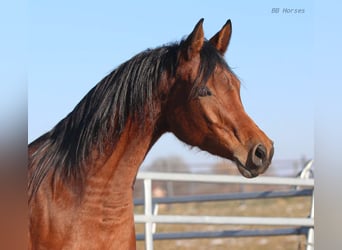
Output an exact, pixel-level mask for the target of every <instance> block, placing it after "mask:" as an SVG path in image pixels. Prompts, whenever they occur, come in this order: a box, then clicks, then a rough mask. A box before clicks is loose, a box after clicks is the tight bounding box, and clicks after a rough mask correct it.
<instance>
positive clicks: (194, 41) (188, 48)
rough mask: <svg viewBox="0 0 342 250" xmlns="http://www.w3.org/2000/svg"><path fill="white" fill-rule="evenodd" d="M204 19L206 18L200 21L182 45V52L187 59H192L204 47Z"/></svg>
mask: <svg viewBox="0 0 342 250" xmlns="http://www.w3.org/2000/svg"><path fill="white" fill-rule="evenodd" d="M203 21H204V18H202V19H201V20H199V21H198V23H197V24H196V26H195V28H194V30H193V31H192V32H191V34H190V35H189V36H188V37H187V39H186V40H185V41H184V43H183V45H182V54H183V56H184V57H185V59H186V60H190V59H191V58H193V57H194V56H196V55H197V54H199V52H200V51H201V49H202V46H203V43H204V32H203Z"/></svg>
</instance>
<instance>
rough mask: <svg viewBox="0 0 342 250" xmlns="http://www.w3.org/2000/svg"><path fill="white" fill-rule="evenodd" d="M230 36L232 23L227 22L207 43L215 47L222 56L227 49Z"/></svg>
mask: <svg viewBox="0 0 342 250" xmlns="http://www.w3.org/2000/svg"><path fill="white" fill-rule="evenodd" d="M231 35H232V22H231V21H230V20H228V21H227V22H226V23H225V25H223V27H222V28H221V30H220V31H219V32H217V33H216V35H215V36H213V37H212V38H211V39H210V40H209V41H210V42H211V43H212V44H213V45H214V46H215V47H216V49H217V50H218V51H219V52H220V53H221V55H224V53H225V52H226V50H227V48H228V44H229V41H230V37H231Z"/></svg>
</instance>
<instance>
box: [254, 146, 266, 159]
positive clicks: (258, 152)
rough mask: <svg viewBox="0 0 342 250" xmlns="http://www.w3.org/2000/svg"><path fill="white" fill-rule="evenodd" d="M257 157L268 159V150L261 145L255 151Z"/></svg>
mask: <svg viewBox="0 0 342 250" xmlns="http://www.w3.org/2000/svg"><path fill="white" fill-rule="evenodd" d="M255 155H256V156H257V157H258V158H260V159H265V157H266V148H265V147H264V146H263V145H261V144H259V145H258V146H257V147H256V149H255Z"/></svg>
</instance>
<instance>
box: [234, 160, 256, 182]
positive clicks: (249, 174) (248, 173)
mask: <svg viewBox="0 0 342 250" xmlns="http://www.w3.org/2000/svg"><path fill="white" fill-rule="evenodd" d="M236 165H237V168H238V170H239V172H240V173H241V174H242V175H243V176H244V177H246V178H254V177H257V176H258V175H259V173H258V171H257V170H251V169H248V168H247V167H246V166H245V165H243V164H242V163H241V162H240V161H236Z"/></svg>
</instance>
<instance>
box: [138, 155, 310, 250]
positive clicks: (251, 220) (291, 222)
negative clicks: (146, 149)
mask: <svg viewBox="0 0 342 250" xmlns="http://www.w3.org/2000/svg"><path fill="white" fill-rule="evenodd" d="M311 164H312V161H310V162H308V163H307V164H306V166H305V167H304V169H306V170H307V169H308V168H310V167H311ZM306 178H307V176H306V175H300V178H282V177H258V178H255V179H246V178H244V177H241V176H224V175H204V174H184V173H157V172H140V173H139V174H138V176H137V179H143V180H144V200H141V199H139V200H136V201H135V205H144V208H145V210H144V214H143V215H142V214H137V215H135V216H134V218H135V222H136V223H144V224H145V235H141V234H140V235H137V240H145V248H146V250H152V249H153V240H159V239H189V238H214V237H246V236H249V237H250V236H261V235H264V236H272V235H290V234H305V235H306V236H307V250H313V234H314V231H313V228H314V216H313V215H314V209H313V204H314V200H313V197H314V196H313V187H314V180H313V179H306ZM156 180H158V181H160V180H164V181H189V182H190V181H191V182H205V183H235V184H237V183H238V184H253V185H288V186H294V187H296V188H295V190H289V191H268V192H251V193H235V194H225V195H206V196H191V197H185V196H184V197H169V198H154V199H152V181H156ZM299 187H305V189H299ZM310 195H311V196H312V209H311V214H310V215H309V217H308V218H288V217H248V216H243V217H236V216H185V215H182V216H181V215H154V214H153V206H154V204H156V203H158V204H159V203H165V204H171V203H184V202H203V201H217V200H242V199H258V198H275V197H293V196H310ZM155 223H165V224H168V223H171V224H177V223H181V224H212V225H222V224H226V225H228V224H229V225H233V224H234V225H260V226H261V225H263V226H264V225H272V226H290V227H291V228H281V229H272V230H237V231H236V230H235V231H234V230H230V231H219V232H180V233H162V234H161V233H153V225H154V224H155Z"/></svg>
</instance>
